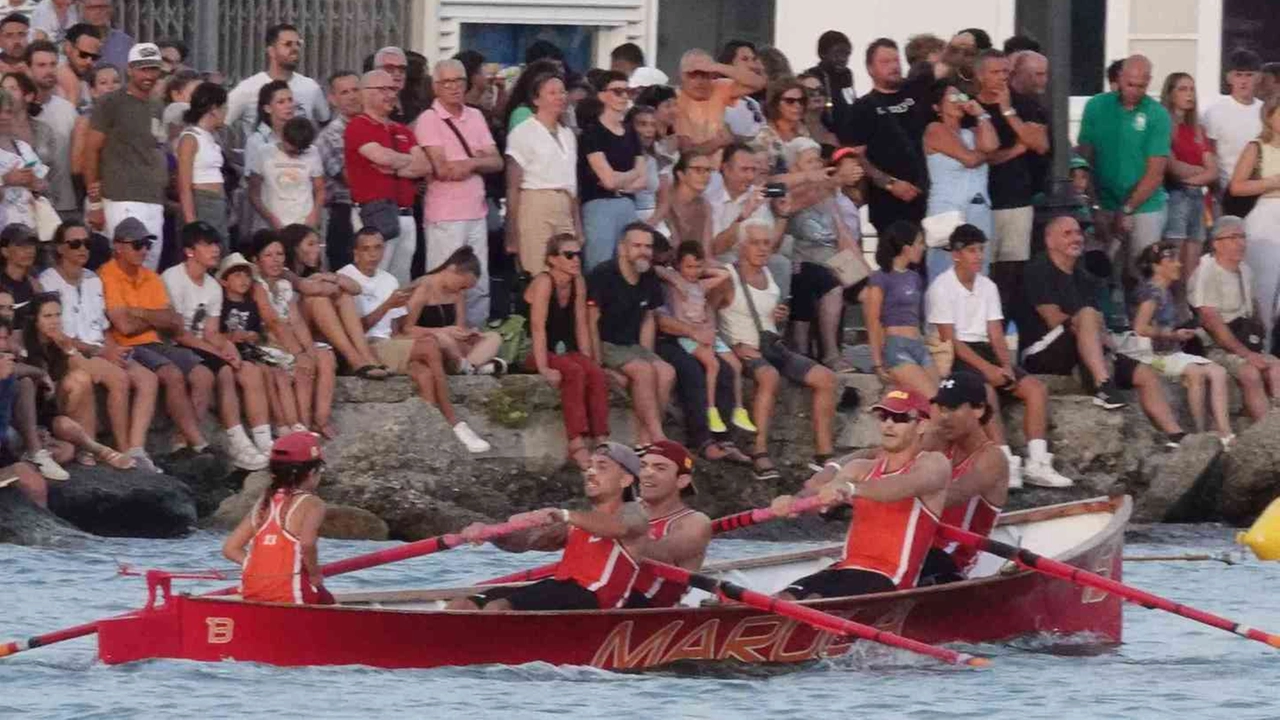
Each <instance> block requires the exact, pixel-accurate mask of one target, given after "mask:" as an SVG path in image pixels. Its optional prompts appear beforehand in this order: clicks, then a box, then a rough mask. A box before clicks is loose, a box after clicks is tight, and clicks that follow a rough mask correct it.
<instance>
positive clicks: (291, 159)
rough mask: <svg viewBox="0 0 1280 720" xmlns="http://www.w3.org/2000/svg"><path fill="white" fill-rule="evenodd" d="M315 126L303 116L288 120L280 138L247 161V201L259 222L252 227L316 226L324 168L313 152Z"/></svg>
mask: <svg viewBox="0 0 1280 720" xmlns="http://www.w3.org/2000/svg"><path fill="white" fill-rule="evenodd" d="M315 139H316V129H315V126H314V125H312V124H311V121H310V120H308V119H306V118H304V117H295V118H290V119H289V120H288V121H287V122H285V124H284V128H283V129H282V131H281V135H280V139H279V140H278V141H276V142H275V143H273V144H271V145H265V146H263V147H261V148H260V149H259V150H258V152H257V153H255V154H254V156H253V157H252V158H247V159H248V160H249V161H250V163H251V164H248V165H247V166H246V168H245V171H246V172H247V173H248V176H249V202H251V203H252V204H253V207H254V209H255V210H257V211H258V217H259V218H261V220H260V221H259V222H258V223H257V224H256V225H255V228H257V229H261V228H264V227H269V228H273V229H275V230H279V229H280V228H283V227H285V226H286V225H292V224H294V223H299V224H302V225H306V226H307V227H317V226H319V224H320V208H322V207H324V166H323V165H322V164H321V162H320V151H319V150H317V149H316V147H315V145H314V142H315Z"/></svg>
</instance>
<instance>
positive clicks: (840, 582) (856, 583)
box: [785, 568, 898, 600]
mask: <svg viewBox="0 0 1280 720" xmlns="http://www.w3.org/2000/svg"><path fill="white" fill-rule="evenodd" d="M897 589H898V586H897V585H894V584H893V581H892V580H890V579H889V578H888V577H886V576H884V575H881V574H880V573H878V572H871V571H870V570H852V569H850V570H840V569H834V568H831V569H827V570H822V571H819V572H816V573H814V574H812V575H806V576H805V577H802V578H800V579H799V580H796V581H795V582H793V583H791V584H790V585H788V586H787V587H786V590H785V592H788V593H791V595H792V596H793V597H796V598H799V599H800V600H803V599H805V598H807V597H809V596H810V595H819V596H821V597H824V598H828V597H849V596H850V595H870V594H871V593H882V592H893V591H895V590H897Z"/></svg>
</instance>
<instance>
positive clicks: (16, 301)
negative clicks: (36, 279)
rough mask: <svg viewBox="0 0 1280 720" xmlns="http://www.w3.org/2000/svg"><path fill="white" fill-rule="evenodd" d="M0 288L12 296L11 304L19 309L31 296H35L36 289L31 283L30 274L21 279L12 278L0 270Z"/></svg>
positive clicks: (29, 300)
mask: <svg viewBox="0 0 1280 720" xmlns="http://www.w3.org/2000/svg"><path fill="white" fill-rule="evenodd" d="M0 290H4V291H5V292H7V293H9V294H10V295H12V296H13V305H14V307H15V308H19V309H21V308H22V306H24V305H26V304H27V303H29V302H31V298H33V297H35V295H36V290H35V288H34V287H33V286H32V284H31V276H30V275H27V277H25V278H23V279H22V280H14V279H13V278H11V277H9V273H6V272H4V271H3V270H0Z"/></svg>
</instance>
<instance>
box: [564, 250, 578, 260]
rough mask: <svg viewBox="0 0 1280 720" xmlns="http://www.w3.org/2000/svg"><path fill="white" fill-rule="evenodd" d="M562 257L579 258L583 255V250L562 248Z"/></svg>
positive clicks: (567, 258) (566, 258) (568, 258)
mask: <svg viewBox="0 0 1280 720" xmlns="http://www.w3.org/2000/svg"><path fill="white" fill-rule="evenodd" d="M560 257H562V258H564V259H565V260H577V259H578V258H580V257H582V251H581V250H561V251H560Z"/></svg>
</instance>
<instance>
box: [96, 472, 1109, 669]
mask: <svg viewBox="0 0 1280 720" xmlns="http://www.w3.org/2000/svg"><path fill="white" fill-rule="evenodd" d="M1131 512H1132V502H1131V500H1130V499H1129V498H1128V497H1127V496H1126V497H1120V498H1111V499H1107V498H1097V499H1092V500H1084V501H1079V502H1073V503H1066V504H1061V505H1052V506H1047V507H1041V508H1035V509H1031V510H1024V511H1019V512H1011V513H1007V514H1005V515H1002V516H1001V518H1000V521H999V524H998V525H997V527H996V529H995V530H994V532H993V533H992V538H993V539H995V540H998V541H1001V542H1004V543H1007V544H1009V545H1013V546H1016V547H1020V548H1025V549H1027V550H1030V551H1032V552H1034V553H1037V554H1039V555H1041V556H1044V557H1047V558H1053V559H1056V560H1059V561H1062V562H1064V563H1067V564H1070V565H1073V566H1075V567H1078V568H1082V569H1084V570H1088V571H1091V572H1094V573H1097V574H1098V575H1101V576H1103V577H1105V578H1110V579H1112V580H1116V581H1118V580H1120V575H1121V563H1122V557H1123V554H1124V553H1123V550H1124V531H1125V527H1126V525H1127V524H1128V521H1129V516H1130V513H1131ZM840 551H841V548H840V547H839V546H835V545H833V546H831V547H828V548H822V549H819V550H814V551H808V552H802V553H789V554H784V555H771V556H761V557H756V558H748V559H743V560H735V561H732V562H727V563H720V564H717V565H711V566H708V567H706V568H704V569H703V573H704V574H706V575H711V576H713V577H716V578H720V579H725V580H731V581H733V582H736V583H739V584H741V585H744V586H746V587H750V588H752V589H756V590H759V591H762V592H776V591H778V590H781V589H782V588H784V587H786V586H787V585H788V584H789V583H790V582H792V581H793V580H795V579H797V578H799V577H802V576H805V575H808V574H810V573H812V572H815V571H816V570H819V569H821V568H822V567H825V566H826V565H828V564H830V562H831V559H832V558H833V557H837V556H838V555H839V554H840ZM1005 565H1006V563H1005V561H1004V560H1003V559H1001V558H998V557H996V556H994V555H989V554H982V555H981V556H980V557H979V559H978V561H977V564H976V566H975V568H974V570H973V572H972V573H971V578H972V579H970V580H966V581H963V582H957V583H951V584H947V585H939V586H933V587H926V588H916V589H912V590H905V591H899V592H891V593H880V594H875V595H863V596H857V597H849V598H829V599H822V600H812V601H806V602H803V603H801V604H802V605H804V606H806V607H811V608H814V609H817V610H821V611H823V612H826V613H829V614H831V615H835V616H838V617H843V618H850V619H854V620H857V621H859V622H863V623H866V624H868V625H872V626H874V627H876V628H878V629H882V630H888V631H891V632H894V633H898V634H900V635H903V636H906V637H907V638H911V639H914V640H919V641H922V642H926V643H946V642H998V641H1005V640H1009V639H1013V638H1016V637H1019V636H1023V635H1028V634H1036V633H1054V634H1063V635H1070V634H1077V633H1089V634H1091V635H1092V636H1094V637H1096V638H1098V639H1099V640H1101V641H1102V642H1115V643H1118V642H1120V639H1121V627H1122V611H1121V602H1122V601H1121V598H1120V597H1118V596H1116V595H1114V594H1109V593H1106V592H1103V591H1100V590H1096V589H1093V588H1082V587H1078V586H1076V585H1073V584H1070V583H1067V582H1063V581H1062V580H1059V579H1055V578H1052V577H1050V576H1047V575H1043V574H1040V573H1037V572H1032V571H1028V570H1018V569H1016V568H1013V567H1012V566H1010V570H1005V569H1004V568H1005ZM149 585H150V586H151V587H150V590H151V592H152V597H153V599H154V602H153V603H150V604H149V605H148V607H147V608H146V609H144V610H143V611H142V612H140V613H139V614H137V615H134V616H130V617H121V618H112V619H108V620H103V621H100V622H99V623H98V625H97V629H98V654H99V657H100V658H101V659H102V660H103V661H104V662H106V663H108V664H118V663H126V662H133V661H136V660H145V659H151V658H176V659H187V660H199V661H219V660H240V661H253V662H263V663H268V664H273V665H283V666H309V665H353V664H358V665H371V666H376V667H388V668H429V667H440V666H457V665H477V664H522V663H528V662H537V661H541V662H547V663H551V664H556V665H588V666H594V667H599V668H607V669H620V670H621V669H626V670H632V669H642V668H651V667H661V666H663V665H668V664H670V663H674V662H677V661H688V660H701V661H740V662H747V663H796V662H805V661H810V660H815V659H820V658H831V657H838V656H840V655H843V654H845V653H847V652H848V651H849V649H850V647H851V646H852V644H853V641H851V640H850V639H848V638H846V637H844V636H841V635H836V634H833V633H830V632H825V631H819V630H815V629H813V628H811V627H809V626H808V625H805V624H802V623H799V622H797V621H796V620H793V619H790V618H787V617H782V616H779V615H776V614H771V613H767V612H763V611H761V610H757V609H753V608H750V607H747V606H745V605H739V604H736V603H724V602H719V603H711V604H704V602H703V601H705V600H709V599H710V598H709V596H708V595H707V593H705V592H703V591H699V590H692V591H690V592H689V593H688V594H687V595H686V597H685V598H684V600H683V602H682V604H681V605H680V606H678V607H676V608H666V609H635V610H628V609H618V610H574V611H553V612H527V611H526V612H489V613H480V612H475V611H446V610H443V609H442V608H443V605H444V601H445V600H446V599H448V598H454V597H458V596H460V595H464V594H466V593H467V592H468V590H469V589H468V588H449V589H427V590H405V591H392V592H376V593H356V594H345V595H339V596H338V597H337V600H338V603H339V604H338V605H334V606H315V605H292V604H279V603H264V602H246V601H243V600H240V599H238V598H234V597H218V598H213V597H190V596H186V595H172V594H170V593H169V592H168V582H167V581H166V580H165V579H164V578H162V577H153V578H149ZM286 639H287V640H286Z"/></svg>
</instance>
